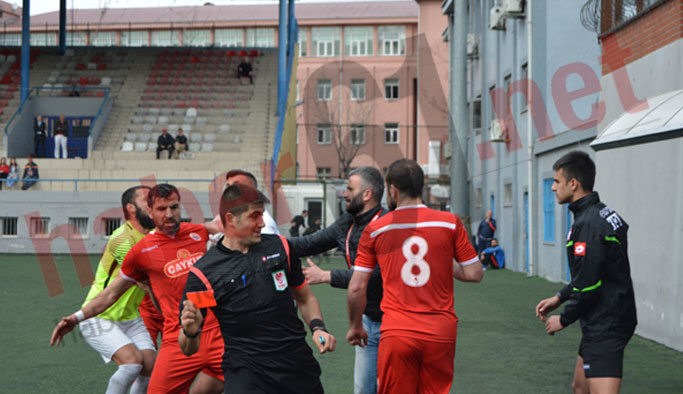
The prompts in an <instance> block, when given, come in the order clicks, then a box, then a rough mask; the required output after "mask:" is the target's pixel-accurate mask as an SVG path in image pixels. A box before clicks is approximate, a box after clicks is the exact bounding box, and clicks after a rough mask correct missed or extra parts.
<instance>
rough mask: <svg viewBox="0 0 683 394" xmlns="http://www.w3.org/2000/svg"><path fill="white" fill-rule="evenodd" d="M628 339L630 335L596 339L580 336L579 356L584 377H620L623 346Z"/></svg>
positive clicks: (622, 362) (622, 363)
mask: <svg viewBox="0 0 683 394" xmlns="http://www.w3.org/2000/svg"><path fill="white" fill-rule="evenodd" d="M630 339H631V337H630V336H628V337H610V338H602V339H597V340H595V339H588V340H587V339H586V338H582V339H581V345H579V356H581V358H583V370H584V372H585V373H586V378H621V376H622V369H623V365H624V348H625V347H626V344H627V343H628V341H629V340H630Z"/></svg>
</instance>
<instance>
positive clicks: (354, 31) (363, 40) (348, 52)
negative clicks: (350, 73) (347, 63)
mask: <svg viewBox="0 0 683 394" xmlns="http://www.w3.org/2000/svg"><path fill="white" fill-rule="evenodd" d="M372 35H373V31H372V27H369V26H368V27H347V28H345V29H344V55H345V56H371V55H372Z"/></svg>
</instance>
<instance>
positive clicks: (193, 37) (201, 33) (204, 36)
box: [183, 30, 211, 47]
mask: <svg viewBox="0 0 683 394" xmlns="http://www.w3.org/2000/svg"><path fill="white" fill-rule="evenodd" d="M209 45H211V30H185V31H183V46H186V47H189V46H193V47H205V46H209Z"/></svg>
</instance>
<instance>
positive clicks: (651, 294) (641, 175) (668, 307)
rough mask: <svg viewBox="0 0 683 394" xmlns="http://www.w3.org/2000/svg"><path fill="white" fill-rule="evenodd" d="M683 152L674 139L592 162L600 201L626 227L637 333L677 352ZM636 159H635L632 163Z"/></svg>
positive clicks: (681, 141)
mask: <svg viewBox="0 0 683 394" xmlns="http://www.w3.org/2000/svg"><path fill="white" fill-rule="evenodd" d="M681 152H683V138H678V139H675V140H666V141H660V142H653V143H648V144H641V145H634V146H630V147H625V148H617V149H608V150H604V151H599V152H598V153H597V163H596V164H597V166H598V175H597V179H596V190H598V192H599V193H600V198H601V199H602V200H603V201H604V202H605V203H606V204H608V205H609V206H610V207H612V208H614V209H615V210H616V211H617V212H619V214H620V215H621V216H622V217H623V218H624V220H626V222H627V223H628V224H629V226H630V227H629V232H628V239H629V243H628V252H629V259H630V263H631V277H632V278H633V286H634V289H635V293H636V305H637V310H638V328H637V333H638V334H639V335H641V336H643V337H646V338H650V339H653V340H655V341H657V342H661V343H663V344H664V345H667V346H670V347H672V348H674V349H676V350H679V351H683V267H681V256H683V244H682V243H681V239H683V225H681V223H683V200H681V196H682V195H683V172H681V171H680V169H681V168H683V155H681ZM635 156H637V157H638V160H633V157H635ZM616 163H619V164H618V165H616ZM652 174H657V176H652Z"/></svg>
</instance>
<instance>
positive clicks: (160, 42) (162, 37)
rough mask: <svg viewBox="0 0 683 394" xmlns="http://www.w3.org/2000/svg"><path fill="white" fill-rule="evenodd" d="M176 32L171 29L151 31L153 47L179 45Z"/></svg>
mask: <svg viewBox="0 0 683 394" xmlns="http://www.w3.org/2000/svg"><path fill="white" fill-rule="evenodd" d="M179 43H180V42H179V39H178V32H177V31H173V30H154V31H152V46H153V47H174V46H178V45H179Z"/></svg>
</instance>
